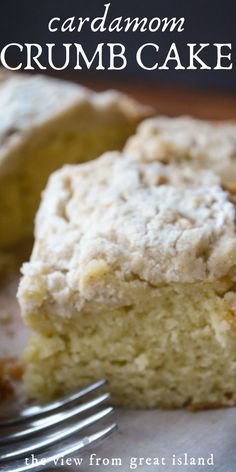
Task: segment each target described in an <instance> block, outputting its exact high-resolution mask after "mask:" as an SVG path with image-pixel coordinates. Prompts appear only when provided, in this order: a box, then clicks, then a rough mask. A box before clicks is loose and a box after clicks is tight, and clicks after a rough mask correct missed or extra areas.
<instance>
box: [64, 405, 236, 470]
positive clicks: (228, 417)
mask: <svg viewBox="0 0 236 472" xmlns="http://www.w3.org/2000/svg"><path fill="white" fill-rule="evenodd" d="M118 423H119V431H118V432H116V433H114V435H113V436H112V437H110V438H108V439H107V440H106V441H104V442H103V443H102V444H100V445H98V446H97V447H96V448H93V450H92V451H89V454H88V456H87V457H84V461H83V464H82V465H81V467H76V468H75V469H74V470H80V471H81V472H85V471H96V470H97V471H99V472H105V471H111V472H112V471H118V470H120V471H122V472H123V471H128V470H136V471H142V472H154V471H160V470H161V471H165V472H174V471H176V470H178V471H190V470H191V471H195V470H204V471H214V472H216V471H217V472H223V471H224V472H231V471H232V472H234V471H235V470H236V409H235V408H231V409H220V410H209V411H202V412H197V413H190V412H188V411H184V410H178V411H159V410H154V411H119V412H118ZM92 452H94V453H96V454H97V457H101V458H110V459H111V458H112V457H113V458H114V457H120V458H121V460H122V466H115V465H113V466H112V465H107V466H105V465H99V466H90V465H89V459H90V454H91V453H92ZM184 453H187V454H188V456H189V457H195V458H198V457H204V458H205V459H207V458H208V457H209V456H210V454H211V453H212V454H213V460H214V465H205V466H194V465H176V466H174V465H172V463H171V462H172V455H173V454H176V456H178V457H183V454H184ZM131 457H144V458H148V457H150V458H151V459H152V460H153V459H154V458H155V457H160V458H161V457H165V458H166V465H159V466H158V465H143V466H138V467H137V468H136V469H130V458H131ZM69 469H70V470H71V468H68V470H69Z"/></svg>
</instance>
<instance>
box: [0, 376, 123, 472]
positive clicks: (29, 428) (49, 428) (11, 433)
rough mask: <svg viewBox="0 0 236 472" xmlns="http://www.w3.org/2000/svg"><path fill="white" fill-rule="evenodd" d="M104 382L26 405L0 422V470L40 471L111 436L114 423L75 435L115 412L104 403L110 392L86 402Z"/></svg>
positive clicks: (114, 426) (5, 471) (18, 471)
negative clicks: (14, 416)
mask: <svg viewBox="0 0 236 472" xmlns="http://www.w3.org/2000/svg"><path fill="white" fill-rule="evenodd" d="M105 384H106V381H105V380H100V381H98V382H96V383H94V384H92V385H89V386H88V387H86V388H84V389H83V390H79V391H77V392H75V393H73V394H71V395H68V396H66V397H63V398H61V399H60V400H57V401H54V402H52V403H48V404H46V405H42V406H31V407H27V408H24V409H23V410H22V411H21V412H20V414H19V416H18V417H17V418H11V419H7V420H6V421H3V422H0V464H1V465H0V470H3V471H4V472H25V471H27V470H36V469H37V470H40V469H42V468H45V465H50V466H55V465H56V464H57V463H58V461H61V459H62V458H66V457H73V454H75V453H77V452H81V451H82V450H83V449H84V448H85V447H88V446H90V445H93V444H94V443H96V442H97V441H99V440H101V439H104V438H106V437H107V436H109V435H110V434H111V433H112V432H113V431H115V430H116V429H117V424H116V423H114V422H113V423H111V424H109V426H106V427H104V426H103V427H102V429H99V431H97V432H95V433H92V434H89V435H86V434H84V435H83V436H82V437H81V436H80V437H77V438H76V433H80V432H81V431H84V430H85V429H86V428H88V427H90V426H92V425H94V424H95V423H97V422H99V421H102V420H104V419H106V418H107V417H109V416H110V415H111V414H112V413H113V411H114V410H113V408H112V407H110V406H104V403H105V402H106V401H107V400H108V399H109V398H110V394H109V393H101V394H100V395H99V396H96V397H94V398H91V399H89V400H88V401H84V399H85V397H87V395H89V394H91V393H93V392H95V391H97V390H98V389H100V388H101V387H103V386H104V385H105ZM81 399H83V403H81V402H80V400H81ZM85 400H87V399H85ZM80 417H82V418H80ZM69 438H71V439H70V440H69V441H68V439H69ZM32 454H33V456H31V455H32ZM32 457H33V458H34V460H33V458H32ZM36 461H37V462H36ZM59 463H60V462H59Z"/></svg>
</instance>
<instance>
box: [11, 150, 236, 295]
mask: <svg viewBox="0 0 236 472" xmlns="http://www.w3.org/2000/svg"><path fill="white" fill-rule="evenodd" d="M35 236H36V243H35V246H34V250H33V254H32V258H31V261H30V263H28V264H25V265H24V267H23V273H24V274H25V277H24V278H23V281H22V284H21V287H20V292H19V293H20V296H21V294H22V293H23V294H24V290H25V287H30V288H27V297H28V301H30V298H32V303H36V304H37V303H41V302H42V293H44V292H45V294H46V293H50V294H53V296H54V298H55V300H56V301H57V302H58V303H60V301H61V302H62V303H64V301H65V300H70V301H71V300H72V299H73V297H72V292H73V293H74V294H75V293H77V296H78V294H79V299H80V301H81V303H83V301H85V300H86V299H88V298H89V299H95V298H96V297H98V296H99V297H103V298H106V299H109V298H110V299H115V298H116V297H119V296H120V295H119V290H118V289H117V287H116V289H115V288H114V283H113V284H112V283H110V282H109V281H110V280H112V279H113V280H114V277H115V279H116V281H117V284H118V283H121V284H123V285H124V283H125V284H126V285H128V284H129V283H130V284H150V285H153V286H157V285H160V284H169V283H175V282H177V283H194V282H201V281H204V282H205V281H215V280H219V279H220V278H222V277H225V276H227V275H228V274H229V273H230V274H231V276H234V273H235V257H236V233H235V206H234V204H233V202H232V201H231V200H230V195H229V193H228V192H227V191H225V190H223V188H222V186H221V184H220V180H219V178H218V177H217V176H216V175H215V174H213V173H212V172H210V171H207V170H199V171H198V173H197V174H196V172H193V170H192V169H191V168H190V167H187V166H186V167H184V168H181V167H179V166H176V165H174V164H170V165H168V166H166V165H164V164H163V163H161V162H158V161H156V162H154V161H146V160H145V159H143V160H142V159H140V158H138V159H137V158H136V157H134V156H131V155H129V154H126V155H123V154H119V153H107V154H105V155H103V156H102V157H101V158H99V159H98V160H96V161H93V162H90V163H87V164H83V165H80V166H65V167H64V168H63V169H62V170H60V171H57V172H56V173H54V174H53V175H52V176H51V178H50V180H49V184H48V187H47V189H46V191H45V192H44V196H43V201H42V204H41V207H40V210H39V212H38V215H37V220H36V231H35ZM31 295H32V297H31ZM45 296H46V295H45Z"/></svg>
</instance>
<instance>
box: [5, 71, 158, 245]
mask: <svg viewBox="0 0 236 472" xmlns="http://www.w3.org/2000/svg"><path fill="white" fill-rule="evenodd" d="M150 113H151V110H150V109H149V108H147V107H143V106H141V105H140V104H138V103H137V102H135V101H133V100H132V99H130V98H129V97H127V96H126V95H124V94H121V93H119V92H115V91H108V92H104V93H95V92H92V91H91V90H88V89H86V88H84V87H82V86H79V85H76V84H72V83H69V82H65V81H61V80H57V79H53V78H48V77H45V76H40V75H34V76H30V75H26V74H24V75H23V74H7V73H4V71H1V74H0V219H1V232H0V247H6V246H9V245H11V244H13V243H16V242H18V241H19V240H21V239H23V238H25V237H26V236H29V235H30V234H31V233H32V228H33V219H34V214H35V211H36V209H37V206H38V204H39V197H40V192H41V191H42V189H43V187H44V186H45V184H46V181H47V178H48V176H49V174H50V173H51V172H52V171H54V170H55V169H57V168H59V167H61V165H62V164H65V163H77V162H83V161H88V160H90V159H92V158H94V157H96V156H97V155H99V154H100V153H101V152H104V151H105V150H110V149H114V150H116V149H120V148H121V147H122V146H123V144H124V143H125V141H126V139H127V138H128V136H129V135H130V134H132V133H134V131H135V128H136V125H137V124H138V122H139V121H140V120H141V119H142V118H144V117H145V116H148V115H149V114H150Z"/></svg>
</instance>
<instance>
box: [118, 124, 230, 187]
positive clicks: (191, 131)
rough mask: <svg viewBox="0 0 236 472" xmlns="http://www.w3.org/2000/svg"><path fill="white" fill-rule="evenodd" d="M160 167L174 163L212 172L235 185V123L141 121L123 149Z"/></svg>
mask: <svg viewBox="0 0 236 472" xmlns="http://www.w3.org/2000/svg"><path fill="white" fill-rule="evenodd" d="M125 149H126V150H127V152H132V153H134V152H135V153H139V154H141V155H142V154H144V155H145V157H146V159H149V160H156V159H158V160H160V161H161V162H163V163H164V164H167V163H169V162H176V163H178V165H184V166H185V165H191V166H192V167H193V168H194V169H195V171H197V170H198V169H199V168H209V169H213V170H214V171H215V172H216V173H217V174H218V175H220V177H221V178H222V180H223V181H224V182H236V121H228V122H227V121H218V122H217V121H215V122H214V121H204V120H198V119H194V118H191V117H187V116H181V117H178V118H168V117H165V116H162V117H157V118H150V119H148V120H145V121H144V122H143V123H141V125H140V126H139V128H138V131H137V134H136V135H134V136H132V137H131V138H130V139H129V140H128V143H127V145H126V148H125Z"/></svg>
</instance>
